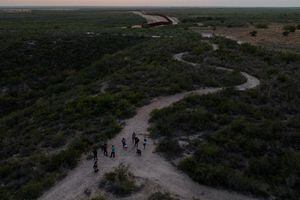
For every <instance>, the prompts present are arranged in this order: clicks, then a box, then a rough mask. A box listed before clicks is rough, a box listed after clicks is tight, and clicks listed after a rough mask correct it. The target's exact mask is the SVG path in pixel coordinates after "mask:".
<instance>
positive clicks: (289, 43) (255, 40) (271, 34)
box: [214, 24, 300, 52]
mask: <svg viewBox="0 0 300 200" xmlns="http://www.w3.org/2000/svg"><path fill="white" fill-rule="evenodd" d="M283 27H284V25H283V24H270V25H268V28H266V29H257V28H256V27H255V26H249V27H240V28H239V27H234V28H223V27H218V28H217V29H216V30H215V31H214V33H215V34H217V35H224V36H229V37H232V38H234V39H236V40H240V41H243V42H249V43H251V44H254V45H261V46H267V47H269V48H272V49H290V50H295V51H297V52H300V30H296V31H295V32H294V33H290V34H289V35H288V36H283V34H282V33H283V32H284V30H283ZM252 31H257V35H256V36H255V37H253V36H251V35H250V33H251V32H252Z"/></svg>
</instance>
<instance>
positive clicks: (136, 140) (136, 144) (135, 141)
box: [134, 137, 140, 147]
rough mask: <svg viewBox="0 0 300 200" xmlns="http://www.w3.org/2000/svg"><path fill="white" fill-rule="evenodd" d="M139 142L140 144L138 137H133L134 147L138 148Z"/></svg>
mask: <svg viewBox="0 0 300 200" xmlns="http://www.w3.org/2000/svg"><path fill="white" fill-rule="evenodd" d="M139 142H140V139H139V138H138V137H135V139H134V146H135V147H139Z"/></svg>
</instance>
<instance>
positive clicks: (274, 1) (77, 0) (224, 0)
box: [0, 0, 300, 7]
mask: <svg viewBox="0 0 300 200" xmlns="http://www.w3.org/2000/svg"><path fill="white" fill-rule="evenodd" d="M0 6H199V7H201V6H229V7H300V0H0Z"/></svg>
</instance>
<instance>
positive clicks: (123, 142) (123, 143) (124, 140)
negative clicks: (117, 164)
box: [122, 138, 126, 149]
mask: <svg viewBox="0 0 300 200" xmlns="http://www.w3.org/2000/svg"><path fill="white" fill-rule="evenodd" d="M122 146H123V149H125V146H126V139H125V138H123V139H122Z"/></svg>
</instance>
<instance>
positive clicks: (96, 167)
mask: <svg viewBox="0 0 300 200" xmlns="http://www.w3.org/2000/svg"><path fill="white" fill-rule="evenodd" d="M93 168H94V172H95V173H97V172H98V171H99V169H98V161H97V160H95V162H94V166H93Z"/></svg>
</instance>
